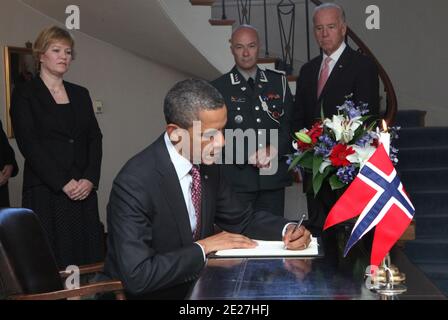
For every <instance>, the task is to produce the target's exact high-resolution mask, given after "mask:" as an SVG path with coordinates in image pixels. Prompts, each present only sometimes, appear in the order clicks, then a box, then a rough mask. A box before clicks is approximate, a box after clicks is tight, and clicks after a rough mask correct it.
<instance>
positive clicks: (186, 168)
mask: <svg viewBox="0 0 448 320" xmlns="http://www.w3.org/2000/svg"><path fill="white" fill-rule="evenodd" d="M164 139H165V145H166V148H167V149H168V153H169V155H170V159H171V162H172V163H173V166H174V169H175V170H176V174H177V178H178V179H179V183H180V187H181V189H182V194H183V196H184V200H185V206H186V207H187V211H188V218H189V220H190V227H191V230H192V232H193V233H194V231H195V230H196V226H197V221H196V210H195V209H194V205H193V200H192V199H191V188H192V184H193V178H192V177H191V174H190V170H191V168H192V167H193V164H192V163H191V162H190V160H188V159H186V158H184V157H183V156H181V155H180V154H179V152H177V150H176V148H175V147H174V145H173V143H172V142H171V141H170V138H169V137H168V133H166V132H165V135H164ZM193 233H192V234H191V237H192V238H193ZM195 243H196V244H197V245H199V247H200V248H201V250H202V254H203V255H204V259H205V252H204V248H203V247H202V246H201V245H200V244H199V243H197V242H195Z"/></svg>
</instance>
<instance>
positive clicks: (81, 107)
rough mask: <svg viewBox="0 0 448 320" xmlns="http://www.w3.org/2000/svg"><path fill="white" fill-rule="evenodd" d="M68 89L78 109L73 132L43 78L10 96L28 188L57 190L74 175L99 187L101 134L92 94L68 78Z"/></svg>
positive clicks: (14, 126)
mask: <svg viewBox="0 0 448 320" xmlns="http://www.w3.org/2000/svg"><path fill="white" fill-rule="evenodd" d="M64 87H65V90H66V91H67V95H68V98H69V100H70V103H71V104H72V107H73V110H74V122H75V125H74V129H73V130H69V128H66V127H65V126H64V125H63V124H62V123H60V122H59V121H58V120H57V118H56V117H55V114H54V111H55V110H56V109H55V108H57V107H58V106H57V104H56V102H55V101H54V99H53V97H52V96H51V93H50V91H49V90H48V89H47V87H46V86H45V84H44V83H43V81H42V80H41V79H40V77H36V78H35V79H33V80H32V81H30V82H27V83H25V84H24V85H22V86H20V87H17V88H16V89H15V90H14V93H13V95H12V101H11V119H12V125H13V128H14V133H15V136H16V139H17V145H18V146H19V149H20V151H21V152H22V154H23V156H24V158H25V169H24V174H23V175H24V177H23V187H24V189H26V188H29V187H32V186H36V185H41V184H45V185H47V186H48V187H50V188H51V189H52V190H53V191H54V192H58V191H61V190H62V188H63V187H64V185H65V184H67V183H68V182H69V181H70V180H71V179H73V178H74V179H82V178H84V179H88V180H89V181H90V182H92V183H93V185H94V186H96V187H97V186H98V182H99V178H100V169H101V157H102V142H101V140H102V135H101V131H100V128H99V126H98V122H97V121H96V118H95V114H94V112H93V107H92V101H91V99H90V95H89V92H88V91H87V89H85V88H83V87H80V86H78V85H75V84H72V83H69V82H66V81H64Z"/></svg>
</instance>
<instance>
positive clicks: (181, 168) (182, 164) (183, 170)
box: [164, 132, 293, 260]
mask: <svg viewBox="0 0 448 320" xmlns="http://www.w3.org/2000/svg"><path fill="white" fill-rule="evenodd" d="M164 139H165V145H166V148H167V149H168V153H169V155H170V159H171V162H172V163H173V166H174V169H175V170H176V174H177V178H178V179H179V183H180V186H181V188H182V194H183V196H184V200H185V205H186V207H187V211H188V217H189V219H190V226H191V230H192V231H193V233H194V230H196V225H197V221H196V215H195V213H196V211H195V209H194V205H193V201H192V199H191V187H192V183H193V178H192V177H191V175H190V170H191V168H192V167H193V164H192V163H191V162H190V161H189V160H188V159H186V158H184V157H183V156H181V155H180V154H179V152H177V150H176V148H175V147H174V145H173V143H172V142H171V141H170V139H169V137H168V133H166V132H165V135H164ZM290 224H293V223H287V224H286V225H285V226H284V228H283V230H282V236H284V235H285V233H286V228H287V227H288V226H289V225H290ZM191 237H193V234H191ZM195 243H196V244H197V245H198V246H199V247H200V248H201V250H202V254H203V256H204V260H205V251H204V248H203V247H202V246H201V245H200V244H199V243H197V242H195Z"/></svg>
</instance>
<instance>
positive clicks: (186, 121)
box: [163, 79, 224, 129]
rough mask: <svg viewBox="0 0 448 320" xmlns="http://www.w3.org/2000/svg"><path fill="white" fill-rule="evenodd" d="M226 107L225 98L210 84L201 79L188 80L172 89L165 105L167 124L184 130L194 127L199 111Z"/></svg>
mask: <svg viewBox="0 0 448 320" xmlns="http://www.w3.org/2000/svg"><path fill="white" fill-rule="evenodd" d="M222 107H224V98H223V97H222V95H221V94H220V93H219V91H218V90H216V89H215V87H213V86H212V85H211V84H210V83H208V82H207V81H205V80H200V79H187V80H184V81H181V82H178V83H176V84H175V85H174V87H172V88H171V90H170V91H169V92H168V94H167V95H166V97H165V101H164V103H163V112H164V114H165V120H166V123H167V124H169V123H173V124H176V125H178V126H180V127H181V128H183V129H188V128H190V127H192V126H193V121H196V120H198V119H199V111H202V110H216V109H220V108H222Z"/></svg>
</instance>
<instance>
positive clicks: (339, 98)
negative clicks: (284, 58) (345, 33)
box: [293, 46, 379, 131]
mask: <svg viewBox="0 0 448 320" xmlns="http://www.w3.org/2000/svg"><path fill="white" fill-rule="evenodd" d="M321 63H322V55H321V56H318V57H316V58H314V59H313V60H311V61H310V62H308V63H306V64H305V65H304V66H303V67H302V68H301V70H300V74H299V77H298V79H297V84H296V86H297V87H296V88H297V89H296V99H295V108H294V113H295V116H294V121H293V123H294V124H293V128H294V130H295V131H298V130H300V129H302V128H304V127H306V128H309V127H311V125H312V124H313V123H314V122H315V120H316V119H320V115H321V106H323V111H324V115H325V117H326V118H328V117H331V116H332V115H334V114H337V109H336V107H337V106H340V105H342V104H343V103H344V101H345V96H347V95H349V94H352V93H353V98H352V99H353V101H354V102H356V103H358V102H359V101H362V102H365V103H368V104H369V110H370V114H372V115H374V116H376V117H378V115H379V80H378V68H377V66H376V65H375V63H374V62H373V61H372V60H371V59H370V58H369V57H367V56H365V55H362V54H360V53H359V52H356V51H354V50H353V49H351V48H350V47H348V46H347V47H346V48H345V50H344V52H343V53H342V55H341V57H340V58H339V60H338V61H337V62H336V65H335V66H334V69H333V71H332V72H331V74H330V77H329V78H328V80H327V83H326V84H325V87H324V89H323V90H322V94H321V95H320V97H319V100H318V99H317V82H318V78H319V70H320V66H321Z"/></svg>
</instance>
